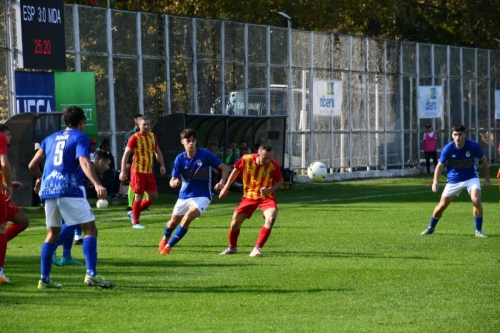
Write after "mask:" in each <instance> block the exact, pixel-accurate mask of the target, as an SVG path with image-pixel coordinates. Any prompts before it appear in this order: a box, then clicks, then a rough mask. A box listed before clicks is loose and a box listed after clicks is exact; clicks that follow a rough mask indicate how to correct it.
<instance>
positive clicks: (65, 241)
mask: <svg viewBox="0 0 500 333" xmlns="http://www.w3.org/2000/svg"><path fill="white" fill-rule="evenodd" d="M63 229H65V230H64V231H63ZM77 229H79V230H80V233H81V230H82V229H81V228H80V226H79V225H72V226H68V225H67V224H63V226H62V228H61V234H60V235H59V238H60V239H59V240H58V243H61V245H62V248H63V254H62V258H61V260H60V261H59V265H60V266H62V265H81V264H82V263H81V262H79V261H78V260H75V259H73V257H72V256H71V250H72V249H73V237H74V235H75V233H76V230H77ZM82 244H83V239H82Z"/></svg>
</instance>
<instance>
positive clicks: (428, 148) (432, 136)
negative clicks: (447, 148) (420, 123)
mask: <svg viewBox="0 0 500 333" xmlns="http://www.w3.org/2000/svg"><path fill="white" fill-rule="evenodd" d="M425 128H426V132H425V133H424V137H423V139H422V144H423V146H424V155H425V166H426V167H427V173H431V162H430V160H431V158H432V163H433V165H434V169H436V166H437V134H436V132H434V131H433V130H432V125H431V124H430V123H427V124H426V125H425Z"/></svg>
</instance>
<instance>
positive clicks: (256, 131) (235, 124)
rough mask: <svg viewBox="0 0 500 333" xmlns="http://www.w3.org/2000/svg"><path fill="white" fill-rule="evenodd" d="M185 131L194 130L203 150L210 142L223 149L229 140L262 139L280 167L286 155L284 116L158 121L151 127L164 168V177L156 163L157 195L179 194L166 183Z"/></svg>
mask: <svg viewBox="0 0 500 333" xmlns="http://www.w3.org/2000/svg"><path fill="white" fill-rule="evenodd" d="M185 128H192V129H195V130H196V131H197V140H196V147H197V148H198V149H200V148H206V147H208V145H209V144H210V143H211V142H215V143H217V145H218V147H219V148H224V151H225V148H226V147H227V145H228V144H229V142H230V141H232V140H234V141H236V143H237V144H239V143H240V141H245V140H246V139H248V138H252V142H256V140H257V138H259V137H263V138H264V139H265V140H266V143H267V144H270V145H271V146H272V147H273V157H274V159H275V160H276V161H278V163H279V164H280V165H283V162H284V155H285V153H284V152H285V133H286V116H235V115H228V114H210V115H208V114H204V115H200V114H189V113H176V114H171V115H168V116H165V117H162V118H160V119H159V120H158V121H157V123H156V124H155V126H154V128H153V133H154V134H155V135H156V137H157V138H158V142H159V145H160V150H161V152H162V154H163V159H164V161H165V168H166V169H167V172H166V176H162V175H161V174H160V168H159V165H158V163H155V170H154V173H155V178H156V183H157V185H158V192H159V193H173V192H178V191H179V188H176V189H172V188H171V187H170V186H169V181H170V178H171V175H172V168H173V163H174V160H175V158H176V156H177V155H178V154H179V153H181V152H183V151H184V147H183V146H182V144H181V139H180V133H181V131H182V130H183V129H185Z"/></svg>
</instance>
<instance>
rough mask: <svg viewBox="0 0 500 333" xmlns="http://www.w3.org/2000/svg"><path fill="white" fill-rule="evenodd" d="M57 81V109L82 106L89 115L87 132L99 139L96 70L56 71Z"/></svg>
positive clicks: (87, 115) (86, 114)
mask: <svg viewBox="0 0 500 333" xmlns="http://www.w3.org/2000/svg"><path fill="white" fill-rule="evenodd" d="M55 83H56V107H57V109H58V110H64V109H66V108H68V107H69V106H71V105H76V106H79V107H81V108H82V109H83V111H84V112H85V116H86V117H87V125H86V127H85V134H87V135H88V136H90V137H91V138H94V139H98V134H97V111H96V99H95V76H94V72H64V73H55Z"/></svg>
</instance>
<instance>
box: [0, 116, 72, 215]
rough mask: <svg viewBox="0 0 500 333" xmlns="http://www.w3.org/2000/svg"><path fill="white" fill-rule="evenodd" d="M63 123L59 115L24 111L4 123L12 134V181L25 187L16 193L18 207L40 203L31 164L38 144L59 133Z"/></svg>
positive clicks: (9, 155) (10, 151)
mask: <svg viewBox="0 0 500 333" xmlns="http://www.w3.org/2000/svg"><path fill="white" fill-rule="evenodd" d="M61 124H62V120H61V113H60V112H57V113H56V112H52V113H51V112H49V113H33V112H24V113H20V114H16V115H14V116H13V117H11V118H9V119H7V121H6V122H5V125H7V126H8V127H9V129H10V133H11V134H12V139H11V141H10V147H9V154H8V157H9V163H10V166H11V168H12V177H11V178H12V180H13V181H14V180H16V181H19V182H21V183H22V184H23V188H22V189H20V190H18V191H14V193H13V199H14V201H15V202H16V203H17V204H18V205H19V206H25V207H26V206H36V205H39V204H40V197H39V196H38V194H36V193H35V192H34V191H33V187H34V185H35V178H34V177H33V175H32V174H31V172H30V171H29V169H28V165H29V163H30V161H31V159H32V158H33V155H34V153H35V144H40V143H41V142H42V141H43V139H45V137H47V136H48V135H50V134H52V133H54V132H56V131H58V130H60V129H61Z"/></svg>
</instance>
